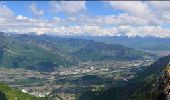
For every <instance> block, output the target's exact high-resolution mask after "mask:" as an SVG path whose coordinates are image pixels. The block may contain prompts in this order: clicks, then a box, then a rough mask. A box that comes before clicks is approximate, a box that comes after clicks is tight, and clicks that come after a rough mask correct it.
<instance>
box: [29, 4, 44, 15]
mask: <svg viewBox="0 0 170 100" xmlns="http://www.w3.org/2000/svg"><path fill="white" fill-rule="evenodd" d="M29 9H30V11H31V12H32V13H33V14H35V15H37V16H42V15H44V11H43V10H42V9H38V8H37V5H36V4H35V3H32V4H31V5H30V6H29Z"/></svg>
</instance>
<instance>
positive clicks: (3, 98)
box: [0, 92, 7, 100]
mask: <svg viewBox="0 0 170 100" xmlns="http://www.w3.org/2000/svg"><path fill="white" fill-rule="evenodd" d="M0 100H7V98H6V96H5V94H4V93H2V92H0Z"/></svg>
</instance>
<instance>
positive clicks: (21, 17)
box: [16, 15, 28, 20]
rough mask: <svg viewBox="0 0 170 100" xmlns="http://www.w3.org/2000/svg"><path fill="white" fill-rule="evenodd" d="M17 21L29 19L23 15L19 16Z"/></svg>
mask: <svg viewBox="0 0 170 100" xmlns="http://www.w3.org/2000/svg"><path fill="white" fill-rule="evenodd" d="M16 19H21V20H22V19H28V18H27V17H24V16H23V15H18V16H17V17H16Z"/></svg>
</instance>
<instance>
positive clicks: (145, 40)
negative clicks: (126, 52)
mask: <svg viewBox="0 0 170 100" xmlns="http://www.w3.org/2000/svg"><path fill="white" fill-rule="evenodd" d="M63 37H65V38H80V39H87V40H95V41H97V42H105V43H111V44H121V45H124V46H127V47H130V48H134V49H140V50H158V51H163V50H170V44H168V43H170V38H168V37H167V38H159V37H153V36H145V37H141V36H136V37H128V36H63Z"/></svg>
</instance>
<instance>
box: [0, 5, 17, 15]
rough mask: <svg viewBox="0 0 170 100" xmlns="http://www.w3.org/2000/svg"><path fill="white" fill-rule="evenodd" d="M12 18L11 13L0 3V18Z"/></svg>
mask: <svg viewBox="0 0 170 100" xmlns="http://www.w3.org/2000/svg"><path fill="white" fill-rule="evenodd" d="M13 16H14V13H13V11H12V10H11V9H10V8H8V7H7V6H6V5H4V4H2V3H0V18H12V17H13Z"/></svg>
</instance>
